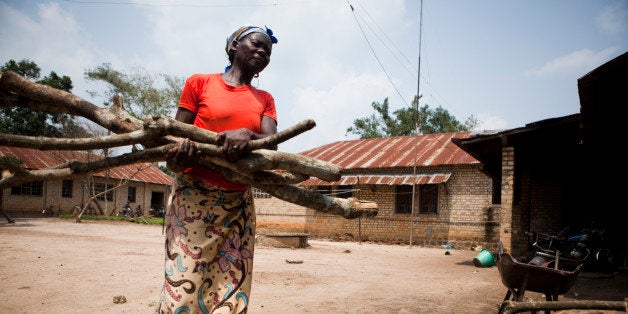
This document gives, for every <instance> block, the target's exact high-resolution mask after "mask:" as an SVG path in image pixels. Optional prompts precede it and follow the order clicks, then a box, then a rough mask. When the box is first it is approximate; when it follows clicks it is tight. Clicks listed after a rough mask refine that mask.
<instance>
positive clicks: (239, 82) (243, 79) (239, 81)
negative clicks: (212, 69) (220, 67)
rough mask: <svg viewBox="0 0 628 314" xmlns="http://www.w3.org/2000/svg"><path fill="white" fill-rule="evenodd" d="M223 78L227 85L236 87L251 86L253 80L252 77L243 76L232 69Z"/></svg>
mask: <svg viewBox="0 0 628 314" xmlns="http://www.w3.org/2000/svg"><path fill="white" fill-rule="evenodd" d="M221 76H222V79H223V80H224V81H225V83H227V84H229V85H231V86H236V87H237V86H245V85H250V84H251V80H252V79H253V76H252V75H250V76H248V75H243V74H242V73H241V72H239V71H237V70H234V69H230V70H229V72H227V73H223V74H221Z"/></svg>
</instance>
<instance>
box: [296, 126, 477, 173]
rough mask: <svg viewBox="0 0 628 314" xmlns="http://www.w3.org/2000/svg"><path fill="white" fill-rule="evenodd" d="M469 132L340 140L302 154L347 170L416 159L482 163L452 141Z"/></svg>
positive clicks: (422, 162)
mask: <svg viewBox="0 0 628 314" xmlns="http://www.w3.org/2000/svg"><path fill="white" fill-rule="evenodd" d="M469 136H471V133H470V132H454V133H438V134H425V135H416V136H415V135H412V136H396V137H386V138H370V139H359V140H350V141H340V142H334V143H331V144H327V145H323V146H320V147H317V148H313V149H310V150H306V151H304V152H301V153H299V154H300V155H303V156H307V157H310V158H315V159H318V160H322V161H327V162H331V163H333V164H335V165H337V166H339V167H341V168H343V169H347V170H350V169H379V168H395V167H412V166H414V162H415V160H416V165H417V166H422V167H427V166H441V165H461V164H478V163H479V161H478V160H477V159H475V158H473V157H472V156H471V155H469V154H468V153H466V152H465V151H464V150H462V149H461V148H460V147H458V146H457V145H455V144H454V143H453V142H452V141H451V139H452V138H468V137H469ZM415 148H416V150H415ZM415 151H416V153H415Z"/></svg>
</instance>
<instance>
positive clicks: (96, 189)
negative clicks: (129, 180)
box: [94, 183, 113, 201]
mask: <svg viewBox="0 0 628 314" xmlns="http://www.w3.org/2000/svg"><path fill="white" fill-rule="evenodd" d="M111 189H113V184H104V183H96V184H94V192H95V193H96V195H98V196H97V197H96V199H97V200H99V201H104V200H105V198H106V200H107V201H113V190H111ZM105 190H109V191H108V192H107V193H103V194H100V193H102V192H104V191H105Z"/></svg>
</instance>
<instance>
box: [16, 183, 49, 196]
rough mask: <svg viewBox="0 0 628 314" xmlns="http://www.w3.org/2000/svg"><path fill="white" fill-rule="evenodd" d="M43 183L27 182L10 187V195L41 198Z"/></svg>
mask: <svg viewBox="0 0 628 314" xmlns="http://www.w3.org/2000/svg"><path fill="white" fill-rule="evenodd" d="M43 191H44V183H43V182H41V181H39V182H29V183H24V184H22V185H18V186H14V187H11V195H30V196H43V195H44V193H43Z"/></svg>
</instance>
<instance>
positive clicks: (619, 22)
mask: <svg viewBox="0 0 628 314" xmlns="http://www.w3.org/2000/svg"><path fill="white" fill-rule="evenodd" d="M627 20H628V13H627V10H626V6H625V2H617V3H614V4H611V5H608V6H606V7H604V9H603V10H602V12H601V13H600V14H599V15H598V16H597V17H596V18H595V22H596V23H597V25H598V27H599V28H600V30H602V31H603V32H604V33H607V34H610V35H621V34H622V33H624V32H625V30H626V21H627Z"/></svg>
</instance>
